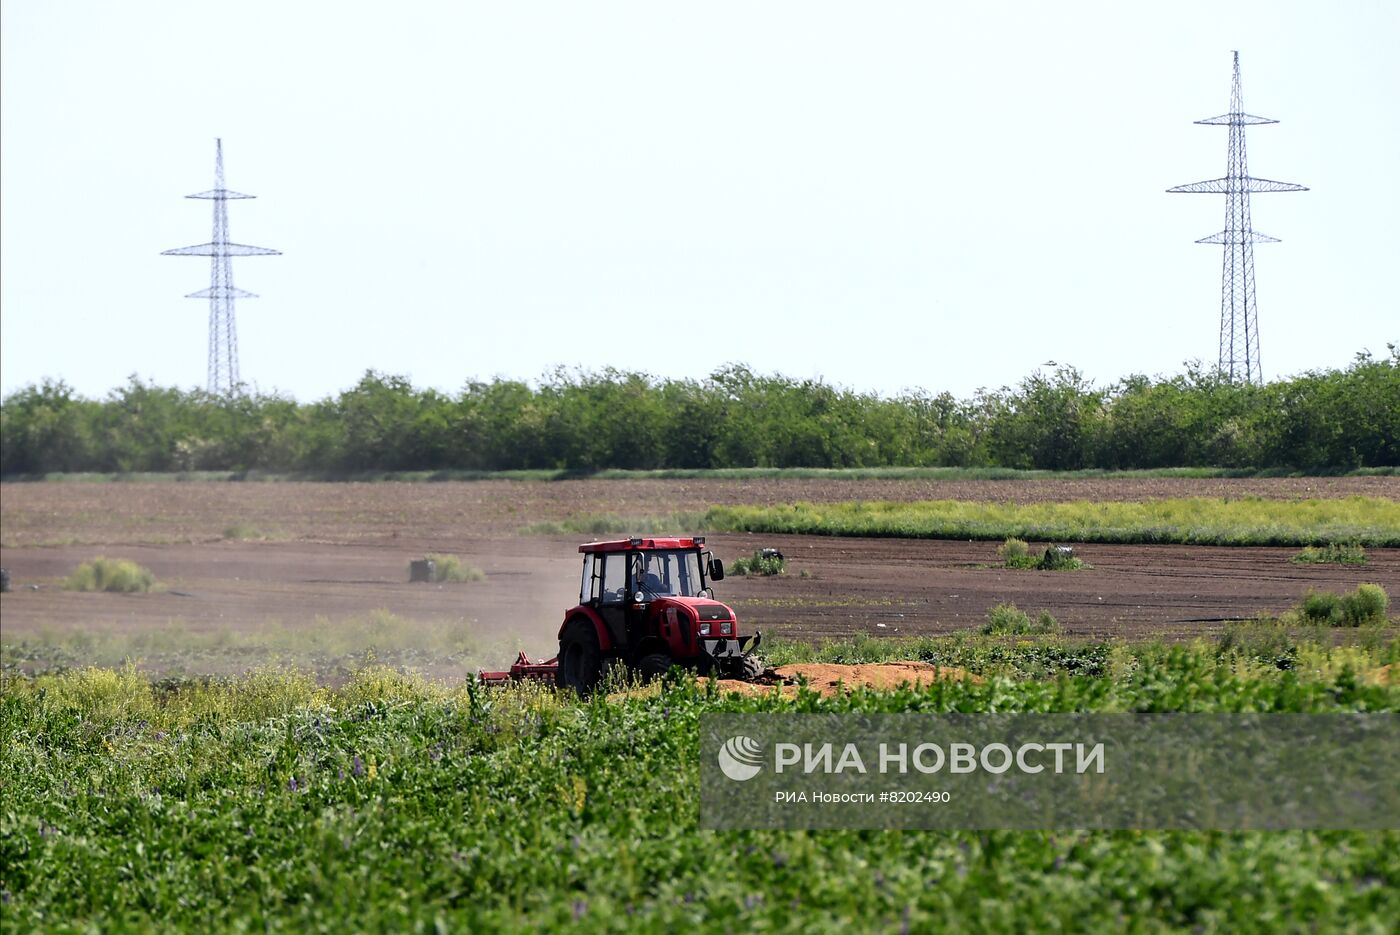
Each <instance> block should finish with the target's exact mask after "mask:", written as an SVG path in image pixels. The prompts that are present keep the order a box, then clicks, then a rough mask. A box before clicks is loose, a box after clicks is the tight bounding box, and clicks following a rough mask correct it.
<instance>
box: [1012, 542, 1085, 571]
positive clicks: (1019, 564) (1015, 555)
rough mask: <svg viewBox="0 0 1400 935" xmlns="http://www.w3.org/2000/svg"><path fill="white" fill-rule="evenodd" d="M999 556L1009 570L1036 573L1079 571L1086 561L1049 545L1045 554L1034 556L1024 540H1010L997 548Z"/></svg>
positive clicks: (1063, 549) (1068, 551)
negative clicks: (1022, 569)
mask: <svg viewBox="0 0 1400 935" xmlns="http://www.w3.org/2000/svg"><path fill="white" fill-rule="evenodd" d="M997 554H998V555H1000V556H1001V559H1002V563H1003V564H1005V565H1006V567H1007V568H1028V569H1034V570H1036V571H1077V570H1079V569H1080V568H1083V567H1084V561H1083V560H1082V559H1080V558H1078V557H1077V556H1076V555H1074V553H1073V551H1072V550H1069V549H1065V548H1060V547H1057V546H1053V545H1049V546H1046V547H1045V551H1044V552H1040V553H1038V554H1036V555H1032V554H1031V551H1030V546H1029V545H1027V544H1026V542H1025V540H1024V539H1017V538H1014V537H1013V538H1010V539H1007V540H1006V541H1005V542H1003V543H1002V544H1001V545H999V546H997Z"/></svg>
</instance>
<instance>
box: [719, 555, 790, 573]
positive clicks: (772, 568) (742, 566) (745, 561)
mask: <svg viewBox="0 0 1400 935" xmlns="http://www.w3.org/2000/svg"><path fill="white" fill-rule="evenodd" d="M771 551H772V550H769V549H755V550H754V553H753V555H747V556H743V557H740V558H736V559H735V560H734V564H733V565H731V566H729V573H730V574H732V575H738V576H740V577H743V576H745V575H764V576H772V575H781V574H782V573H783V572H784V571H785V570H786V569H787V560H786V559H784V558H783V556H782V554H781V553H773V554H765V553H768V552H771Z"/></svg>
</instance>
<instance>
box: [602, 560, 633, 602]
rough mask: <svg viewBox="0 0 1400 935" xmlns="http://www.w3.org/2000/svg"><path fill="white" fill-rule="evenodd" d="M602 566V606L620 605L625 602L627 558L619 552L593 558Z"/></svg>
mask: <svg viewBox="0 0 1400 935" xmlns="http://www.w3.org/2000/svg"><path fill="white" fill-rule="evenodd" d="M594 560H595V561H598V560H601V561H602V564H603V593H602V599H603V601H602V602H603V603H604V604H621V603H624V602H625V601H626V600H627V556H626V555H624V554H622V553H621V552H607V553H605V554H600V555H598V556H596V557H595V559H594Z"/></svg>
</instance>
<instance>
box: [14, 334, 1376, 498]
mask: <svg viewBox="0 0 1400 935" xmlns="http://www.w3.org/2000/svg"><path fill="white" fill-rule="evenodd" d="M1388 348H1389V353H1388V355H1387V356H1385V357H1375V356H1373V355H1371V354H1369V353H1361V354H1358V355H1357V356H1356V358H1355V360H1354V361H1353V362H1352V363H1351V364H1350V365H1348V366H1347V367H1345V368H1343V369H1339V370H1321V371H1312V372H1308V373H1304V374H1302V375H1300V376H1294V377H1289V378H1286V379H1282V380H1278V381H1276V382H1273V383H1268V384H1265V385H1262V386H1251V385H1245V384H1241V383H1237V382H1232V381H1230V380H1229V379H1227V378H1225V377H1224V376H1222V375H1221V374H1220V373H1219V372H1217V371H1215V370H1213V369H1206V368H1203V367H1201V366H1199V365H1188V366H1187V368H1186V372H1185V373H1183V374H1180V375H1177V376H1172V377H1147V376H1143V375H1133V376H1129V377H1125V378H1123V379H1121V380H1119V381H1117V382H1116V383H1113V384H1110V385H1108V386H1104V387H1096V386H1095V385H1094V384H1093V383H1092V382H1091V381H1089V380H1087V379H1086V378H1085V377H1084V375H1083V374H1082V373H1080V372H1079V371H1078V370H1076V369H1075V368H1074V367H1070V366H1058V367H1055V368H1054V369H1053V370H1051V371H1049V372H1045V371H1037V372H1036V373H1034V374H1032V375H1031V376H1029V377H1026V378H1025V379H1024V380H1022V381H1021V382H1020V383H1019V384H1018V385H1017V386H1015V387H1003V388H1001V389H998V390H993V391H988V390H981V391H978V392H977V393H976V394H974V395H973V396H972V397H971V398H970V399H957V398H955V397H953V396H952V395H951V394H949V393H939V394H936V395H935V394H930V393H927V392H922V391H918V392H906V393H904V394H902V395H900V396H897V397H892V398H890V397H881V396H879V395H877V394H871V393H861V392H855V391H852V390H849V389H843V388H840V387H836V386H832V385H830V384H828V383H825V382H824V381H821V380H794V379H790V378H787V377H783V376H779V375H763V374H758V373H755V372H753V371H752V370H750V369H749V368H748V367H745V366H743V365H739V364H732V365H729V366H726V367H724V368H721V369H720V370H718V371H716V372H715V373H713V374H711V375H710V376H709V377H706V378H705V379H701V380H689V379H687V380H676V379H667V378H657V377H654V376H650V375H648V374H644V373H633V372H624V371H618V370H612V369H607V370H603V371H601V372H569V371H565V370H563V369H559V370H556V371H554V372H553V373H551V374H548V375H547V376H546V377H545V378H544V379H542V380H541V381H539V382H538V383H537V384H535V385H531V384H529V383H525V382H521V381H517V380H507V379H500V378H498V379H495V380H492V381H490V382H481V381H473V382H470V383H468V384H467V385H466V386H464V387H463V388H462V390H461V391H460V392H457V393H456V394H447V393H443V392H439V391H438V390H434V389H419V388H417V387H415V386H413V385H412V384H411V383H410V382H409V381H408V380H406V379H404V378H403V377H398V376H392V375H386V374H381V373H376V372H373V371H371V372H368V373H366V374H365V376H364V377H363V378H362V379H361V380H360V381H359V383H357V384H356V385H355V386H354V387H352V388H351V389H348V390H346V391H344V392H342V393H340V394H339V395H337V396H332V397H327V398H325V399H322V400H319V401H316V402H310V403H300V402H297V401H296V400H295V399H292V398H291V397H289V396H286V395H281V394H277V393H262V392H246V393H243V394H239V395H234V396H229V397H223V396H215V395H211V394H208V393H205V392H203V391H201V390H181V389H178V388H169V387H161V386H156V385H154V384H153V383H143V382H141V381H140V380H138V379H137V378H135V377H132V378H131V379H130V381H129V382H128V383H127V384H126V385H124V386H121V387H118V388H117V389H114V390H112V391H111V392H110V393H108V394H107V395H106V397H105V398H102V399H87V398H84V397H81V396H79V395H77V394H76V393H75V392H74V391H73V390H72V389H71V388H70V387H69V386H67V385H66V384H65V383H63V382H61V381H52V380H45V381H43V382H42V383H39V384H31V385H29V386H26V387H24V388H22V389H20V390H17V391H15V392H13V393H11V394H10V395H8V396H6V397H5V398H4V400H3V401H0V473H3V474H5V475H7V476H14V475H35V474H46V473H50V472H73V471H96V472H130V471H188V470H218V471H242V470H266V471H277V472H314V473H321V474H337V473H353V472H360V471H396V470H441V469H458V470H486V471H494V470H510V469H530V468H536V469H567V470H576V471H581V472H586V471H591V470H601V469H605V468H623V469H655V468H732V467H778V468H784V467H821V468H855V467H882V466H961V467H1008V468H1040V469H1050V470H1075V469H1081V468H1103V469H1109V470H1114V469H1130V468H1165V467H1199V466H1213V467H1225V468H1254V469H1271V468H1277V469H1301V470H1329V471H1335V470H1346V469H1353V468H1362V467H1377V466H1394V465H1400V347H1397V346H1395V345H1389V346H1388Z"/></svg>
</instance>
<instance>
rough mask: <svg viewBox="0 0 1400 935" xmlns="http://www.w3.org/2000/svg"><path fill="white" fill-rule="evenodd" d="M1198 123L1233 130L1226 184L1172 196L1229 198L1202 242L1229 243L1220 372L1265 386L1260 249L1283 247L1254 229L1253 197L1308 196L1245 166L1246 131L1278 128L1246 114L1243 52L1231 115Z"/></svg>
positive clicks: (1201, 185)
mask: <svg viewBox="0 0 1400 935" xmlns="http://www.w3.org/2000/svg"><path fill="white" fill-rule="evenodd" d="M1196 123H1201V124H1208V125H1211V126H1228V127H1229V128H1230V155H1229V162H1228V165H1227V167H1226V170H1225V177H1224V178H1223V179H1211V180H1210V181H1208V182H1192V183H1191V184H1190V185H1178V186H1177V187H1176V188H1169V189H1167V191H1169V192H1204V193H1207V194H1213V195H1221V194H1223V195H1224V196H1225V229H1224V230H1223V231H1221V232H1220V233H1218V234H1211V235H1210V236H1209V237H1202V238H1201V239H1200V240H1198V241H1196V243H1210V244H1217V243H1218V244H1224V247H1225V251H1224V252H1225V258H1224V262H1223V263H1222V264H1221V272H1220V370H1221V372H1222V373H1225V374H1227V375H1228V376H1229V378H1230V379H1231V380H1242V381H1244V382H1245V383H1263V382H1264V373H1263V370H1262V369H1261V368H1260V366H1259V312H1258V309H1257V308H1256V306H1255V298H1254V245H1255V244H1256V243H1278V238H1277V237H1270V236H1269V235H1268V234H1260V233H1258V232H1256V231H1255V230H1254V229H1253V228H1252V227H1250V222H1249V194H1250V192H1305V191H1307V188H1305V187H1304V186H1302V185H1294V184H1293V183H1292V182H1271V181H1269V180H1268V179H1256V178H1251V177H1250V174H1249V169H1248V167H1247V166H1246V164H1245V151H1244V128H1245V127H1247V126H1250V125H1252V124H1259V123H1278V121H1277V120H1271V119H1269V118H1268V117H1256V116H1254V115H1253V114H1247V113H1245V112H1244V103H1243V101H1242V99H1241V95H1240V53H1238V52H1236V53H1235V80H1234V84H1233V85H1232V86H1231V89H1230V112H1229V113H1228V114H1221V115H1220V116H1219V117H1210V118H1209V119H1206V120H1197V121H1196Z"/></svg>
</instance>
